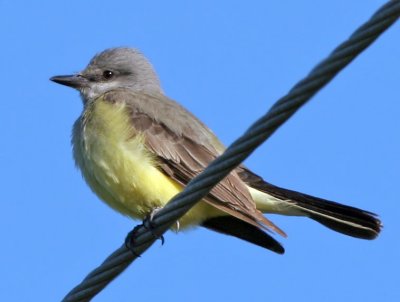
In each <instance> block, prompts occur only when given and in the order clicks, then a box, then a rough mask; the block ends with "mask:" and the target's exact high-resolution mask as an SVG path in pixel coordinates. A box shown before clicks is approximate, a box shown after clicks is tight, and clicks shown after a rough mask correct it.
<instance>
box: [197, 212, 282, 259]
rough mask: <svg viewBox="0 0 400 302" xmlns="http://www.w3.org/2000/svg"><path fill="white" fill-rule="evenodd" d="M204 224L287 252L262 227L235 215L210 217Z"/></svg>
mask: <svg viewBox="0 0 400 302" xmlns="http://www.w3.org/2000/svg"><path fill="white" fill-rule="evenodd" d="M202 226H203V227H205V228H207V229H210V230H213V231H216V232H219V233H222V234H225V235H231V236H234V237H237V238H240V239H242V240H245V241H247V242H250V243H253V244H255V245H258V246H260V247H263V248H266V249H269V250H271V251H273V252H275V253H278V254H283V253H284V252H285V250H284V248H283V247H282V245H281V244H280V243H279V242H278V241H276V240H275V239H274V238H272V237H271V236H270V235H269V234H267V233H265V232H264V231H263V230H262V229H260V228H257V227H256V226H254V225H252V224H249V223H247V222H245V221H243V220H240V219H238V218H236V217H233V216H220V217H215V218H210V219H208V220H206V221H204V222H203V223H202Z"/></svg>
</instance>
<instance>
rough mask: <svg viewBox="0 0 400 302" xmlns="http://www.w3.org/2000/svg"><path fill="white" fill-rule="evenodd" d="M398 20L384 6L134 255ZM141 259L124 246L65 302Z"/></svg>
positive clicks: (180, 199)
mask: <svg viewBox="0 0 400 302" xmlns="http://www.w3.org/2000/svg"><path fill="white" fill-rule="evenodd" d="M399 16H400V0H393V1H389V2H388V3H386V4H385V5H384V6H382V7H381V8H380V9H379V10H378V11H377V12H376V13H375V14H374V15H373V16H372V17H371V19H370V20H369V21H367V22H366V23H365V24H364V25H362V26H361V27H360V28H359V29H357V30H356V31H355V32H354V33H353V34H352V35H351V36H350V38H349V39H348V40H347V41H345V42H344V43H342V44H341V45H339V46H338V47H337V48H336V49H335V50H334V51H333V52H332V53H331V54H330V55H329V56H328V58H327V59H325V60H324V61H322V62H321V63H320V64H318V65H317V66H316V67H315V68H314V69H313V70H312V71H311V72H310V73H309V75H308V76H307V77H306V78H304V79H303V80H301V81H300V82H299V83H298V84H296V85H295V86H294V87H293V88H292V89H291V90H290V91H289V93H288V94H287V95H286V96H284V97H283V98H281V99H279V100H278V101H277V102H276V103H275V104H274V105H273V106H272V108H271V109H270V110H269V111H268V112H267V114H265V115H264V116H262V117H261V118H260V119H259V120H257V121H256V122H255V123H254V124H253V125H252V126H251V127H250V128H249V129H248V130H247V131H246V132H245V133H244V135H243V136H241V137H240V138H238V139H237V140H236V141H235V142H234V143H233V144H232V145H231V146H230V147H229V148H228V149H226V151H225V152H224V153H223V154H222V155H221V156H219V157H218V158H217V159H215V160H214V161H213V162H212V163H211V164H210V165H209V166H208V167H207V168H206V169H205V170H204V171H203V172H202V173H201V174H199V175H198V176H197V177H195V178H193V179H192V181H190V182H189V184H188V185H187V186H186V187H185V189H184V190H183V191H182V192H181V193H179V194H177V195H176V196H175V197H174V198H172V199H171V201H170V202H169V203H168V204H167V205H166V206H165V207H164V208H163V209H161V210H160V211H158V212H157V213H156V214H155V215H154V217H153V220H152V225H153V229H152V231H149V230H148V229H146V228H145V227H143V226H140V227H138V228H137V230H136V232H135V238H134V242H135V246H134V250H135V253H136V254H137V255H140V254H142V253H143V252H144V251H146V250H147V249H148V248H149V247H150V246H151V245H152V244H153V243H154V241H155V240H156V238H154V235H153V234H154V233H156V234H163V233H164V232H165V231H167V230H168V229H169V228H170V227H171V225H172V224H174V223H175V222H176V221H177V220H178V219H179V218H180V217H181V216H183V215H184V214H185V213H186V212H187V211H188V210H190V208H191V207H193V206H194V205H195V204H196V202H197V201H199V200H201V199H202V198H203V197H205V196H206V195H207V194H208V193H209V191H210V190H211V189H212V188H213V187H214V186H215V185H216V184H217V183H218V182H219V181H221V180H222V179H223V178H224V177H225V176H227V175H228V174H229V173H230V171H231V170H232V169H234V168H235V167H236V166H238V165H239V164H240V163H241V162H242V161H243V160H245V159H246V158H247V157H248V156H249V155H250V154H251V153H252V152H253V151H254V150H255V149H256V148H257V147H258V146H260V145H261V144H262V143H263V142H264V141H265V140H266V139H268V138H269V137H270V136H271V135H272V133H274V132H275V131H276V130H277V129H278V128H279V126H281V125H282V124H283V123H284V122H285V121H287V120H288V119H289V118H290V117H291V116H292V115H293V114H294V113H295V112H296V111H297V110H298V109H299V108H300V107H301V106H302V105H304V104H305V103H306V102H307V101H308V100H310V99H311V97H312V96H314V95H315V94H316V93H317V92H318V91H319V90H320V89H321V88H322V87H323V86H325V85H326V84H327V83H328V82H329V81H331V80H332V79H333V78H334V77H335V76H336V74H338V73H339V71H341V70H342V69H343V68H344V67H346V66H347V65H348V64H349V63H350V62H351V61H352V60H353V59H354V58H355V57H356V56H357V55H359V54H360V53H361V52H362V51H363V50H364V49H365V48H367V47H368V46H369V45H371V44H372V42H374V41H375V40H376V39H377V38H378V36H379V35H380V34H381V33H382V32H384V31H385V30H386V29H387V28H388V27H390V26H391V25H392V24H393V23H394V22H395V21H396V20H397V19H398V18H399ZM136 258H137V256H135V255H134V254H133V253H132V252H131V251H130V250H128V249H127V248H126V247H125V245H122V246H121V247H120V248H119V249H118V250H116V251H115V252H114V253H113V254H112V255H110V256H109V257H108V258H107V259H106V260H105V261H104V262H103V263H102V264H101V265H100V266H99V267H98V268H96V269H95V270H93V271H92V272H91V273H90V274H89V275H88V276H87V277H86V278H85V279H84V280H83V281H82V282H81V283H80V284H79V285H78V286H76V287H75V288H74V289H72V290H71V291H70V292H69V293H68V295H67V296H66V297H65V298H64V299H63V300H62V301H63V302H78V301H79V302H83V301H90V300H91V299H92V298H93V297H94V296H95V295H96V294H97V293H99V292H100V291H101V290H102V289H103V288H104V287H106V286H107V285H108V284H109V283H110V282H111V281H112V280H113V279H114V278H115V277H116V276H118V275H119V274H120V273H121V272H122V271H124V270H125V269H126V268H127V267H128V266H129V264H131V263H132V262H133V261H134V260H135V259H136Z"/></svg>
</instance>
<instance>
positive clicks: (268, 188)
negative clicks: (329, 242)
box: [239, 168, 382, 239]
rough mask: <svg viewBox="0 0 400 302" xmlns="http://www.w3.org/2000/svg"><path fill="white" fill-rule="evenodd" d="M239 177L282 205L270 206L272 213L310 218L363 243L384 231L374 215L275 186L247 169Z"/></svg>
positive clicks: (242, 170)
mask: <svg viewBox="0 0 400 302" xmlns="http://www.w3.org/2000/svg"><path fill="white" fill-rule="evenodd" d="M239 175H240V176H241V178H242V179H243V180H244V181H245V182H246V183H247V184H248V185H249V186H250V187H252V188H254V189H255V190H257V191H261V192H263V193H266V194H267V195H269V196H272V197H273V198H275V200H277V201H278V202H276V203H275V205H274V204H273V203H270V205H269V206H271V204H272V208H273V210H271V211H270V212H275V213H280V214H288V215H302V216H307V217H310V218H311V219H313V220H315V221H317V222H319V223H321V224H323V225H325V226H326V227H328V228H330V229H332V230H334V231H337V232H340V233H343V234H346V235H349V236H353V237H357V238H362V239H374V238H376V237H377V236H378V234H379V232H380V230H381V228H382V224H381V222H380V220H379V219H378V218H377V215H376V214H374V213H371V212H368V211H364V210H361V209H358V208H355V207H351V206H346V205H343V204H340V203H337V202H333V201H329V200H325V199H322V198H318V197H313V196H310V195H307V194H302V193H299V192H296V191H292V190H287V189H283V188H280V187H277V186H274V185H272V184H269V183H267V182H265V181H264V180H263V179H262V178H261V177H259V176H258V175H255V174H253V173H252V172H250V171H249V170H247V169H244V168H242V169H241V171H240V172H239ZM274 207H275V208H274ZM267 208H268V205H267ZM260 210H263V209H260ZM266 211H268V209H266Z"/></svg>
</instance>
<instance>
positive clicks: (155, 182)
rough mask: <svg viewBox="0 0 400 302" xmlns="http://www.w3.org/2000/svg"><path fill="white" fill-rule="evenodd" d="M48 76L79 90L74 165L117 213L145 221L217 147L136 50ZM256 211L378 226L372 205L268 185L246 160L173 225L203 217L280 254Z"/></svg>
mask: <svg viewBox="0 0 400 302" xmlns="http://www.w3.org/2000/svg"><path fill="white" fill-rule="evenodd" d="M51 80H52V81H54V82H56V83H59V84H62V85H66V86H70V87H72V88H75V89H77V90H78V91H79V92H80V95H81V98H82V100H83V107H84V108H83V112H82V114H81V116H80V117H79V118H78V120H77V121H76V122H75V124H74V127H73V135H72V144H73V154H74V158H75V161H76V164H77V166H78V167H79V169H80V170H81V172H82V174H83V177H84V178H85V180H86V182H87V183H88V184H89V186H90V188H91V189H92V190H93V191H94V192H95V193H96V194H97V195H98V197H99V198H100V199H102V200H103V201H105V202H106V203H107V204H108V205H109V206H111V207H112V208H113V209H115V210H117V211H118V212H120V213H122V214H124V215H127V216H130V217H132V218H136V219H144V218H145V217H146V216H147V215H149V214H150V213H152V211H154V210H155V209H157V208H160V207H163V206H164V205H165V204H166V203H167V202H168V201H169V200H170V199H171V198H172V197H173V196H174V195H176V194H177V193H178V192H180V191H181V190H182V188H183V187H184V186H185V185H186V184H187V183H188V182H189V181H190V180H191V179H192V178H193V177H194V176H196V175H197V174H199V173H200V172H201V171H203V170H204V168H206V166H207V165H208V164H209V163H210V162H211V161H212V160H213V159H215V158H216V157H217V156H218V155H220V154H221V153H222V152H223V151H224V146H223V145H222V143H221V142H220V141H219V140H218V138H217V137H216V136H215V135H214V134H213V132H212V131H211V130H210V129H209V128H208V127H207V126H205V125H204V124H203V123H202V122H201V121H200V120H199V119H197V118H196V117H195V116H194V115H193V114H191V113H190V112H188V111H187V110H186V109H185V108H183V107H182V106H180V105H179V104H178V103H176V102H175V101H173V100H171V99H169V98H168V97H167V96H166V95H165V94H164V92H163V90H162V89H161V86H160V82H159V80H158V77H157V75H156V73H155V71H154V69H153V67H152V65H151V64H150V63H149V62H148V61H147V59H146V58H145V57H144V56H143V55H142V54H141V53H140V52H139V51H137V50H135V49H131V48H112V49H107V50H105V51H103V52H101V53H100V54H97V55H96V56H95V57H94V58H93V59H92V60H91V61H90V63H89V65H88V66H87V67H86V68H85V69H84V70H83V71H82V72H80V73H78V74H74V75H68V76H55V77H52V78H51ZM263 213H275V214H283V215H292V216H306V217H309V218H311V219H314V220H316V221H318V222H319V223H321V224H323V225H325V226H327V227H328V228H331V229H333V230H335V231H337V232H340V233H343V234H346V235H350V236H353V237H358V238H363V239H374V238H375V237H376V236H377V235H378V233H379V232H380V229H381V223H380V221H379V220H378V219H377V218H376V215H375V214H373V213H371V212H367V211H364V210H361V209H358V208H354V207H350V206H346V205H342V204H339V203H336V202H332V201H328V200H324V199H321V198H317V197H312V196H310V195H306V194H302V193H298V192H295V191H291V190H287V189H283V188H280V187H277V186H274V185H272V184H270V183H268V182H266V181H264V180H263V179H262V178H261V177H260V176H258V175H256V174H255V173H253V172H251V171H250V170H249V169H248V168H246V167H245V166H244V165H241V166H239V167H237V168H236V169H234V170H233V171H232V172H231V173H230V174H229V175H228V176H227V177H226V178H225V179H224V180H222V181H221V182H220V183H219V184H218V185H216V186H215V187H214V188H213V189H212V190H211V192H210V193H209V194H208V195H207V197H205V198H204V199H203V200H201V201H200V202H199V203H197V204H196V205H195V206H194V207H193V208H192V209H191V210H190V211H189V212H188V213H186V214H185V215H184V216H183V217H182V218H181V219H180V220H179V229H185V228H188V227H192V226H197V225H200V226H203V227H206V228H208V229H211V230H214V231H217V232H220V233H224V234H227V235H232V236H235V237H238V238H241V239H243V240H246V241H248V242H251V243H254V244H256V245H259V246H261V247H264V248H267V249H270V250H272V251H274V252H277V253H281V254H282V253H283V252H284V249H283V247H282V246H281V245H280V243H279V242H277V241H276V240H275V239H274V238H272V237H271V236H270V235H269V234H268V233H266V232H265V231H266V230H270V231H274V232H276V233H279V234H281V235H283V236H286V235H285V233H284V232H283V231H282V230H281V229H279V228H278V227H277V226H276V225H274V224H273V223H272V222H271V221H270V220H268V219H267V218H266V217H265V216H264V215H263Z"/></svg>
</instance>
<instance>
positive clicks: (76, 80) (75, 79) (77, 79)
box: [50, 74, 88, 89]
mask: <svg viewBox="0 0 400 302" xmlns="http://www.w3.org/2000/svg"><path fill="white" fill-rule="evenodd" d="M50 81H53V82H56V83H58V84H61V85H65V86H68V87H72V88H75V89H80V88H83V87H86V86H87V84H88V80H87V79H86V78H84V77H83V76H81V75H80V74H74V75H60V76H54V77H51V78H50Z"/></svg>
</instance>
